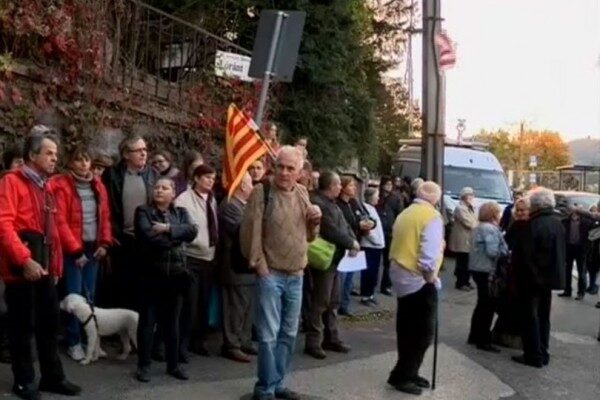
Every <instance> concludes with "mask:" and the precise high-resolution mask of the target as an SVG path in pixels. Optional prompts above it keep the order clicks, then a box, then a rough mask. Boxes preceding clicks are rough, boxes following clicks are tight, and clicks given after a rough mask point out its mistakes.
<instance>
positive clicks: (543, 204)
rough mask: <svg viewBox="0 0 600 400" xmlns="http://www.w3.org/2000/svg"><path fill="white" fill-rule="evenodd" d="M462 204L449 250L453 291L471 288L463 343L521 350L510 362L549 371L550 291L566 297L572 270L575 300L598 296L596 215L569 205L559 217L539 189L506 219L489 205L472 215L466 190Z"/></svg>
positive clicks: (519, 200)
mask: <svg viewBox="0 0 600 400" xmlns="http://www.w3.org/2000/svg"><path fill="white" fill-rule="evenodd" d="M460 197H461V200H460V204H459V206H458V207H457V208H456V210H455V212H454V226H453V228H452V232H451V235H450V246H451V249H452V250H454V251H455V252H456V260H457V262H456V270H455V275H456V288H457V289H459V290H464V291H470V290H471V289H472V286H471V284H470V279H471V278H472V279H473V281H474V282H475V284H476V287H477V304H476V307H475V309H474V311H473V316H472V319H471V329H470V333H469V336H468V343H469V344H472V345H475V346H477V348H478V349H481V350H485V351H489V352H495V353H497V352H500V350H499V348H498V347H496V346H494V345H495V344H496V345H501V346H505V347H510V348H522V349H523V355H522V356H519V357H513V360H514V361H516V362H519V363H522V364H526V365H529V366H534V367H538V368H541V367H543V366H546V365H548V364H549V362H550V354H549V352H548V346H549V335H550V311H551V304H552V290H563V292H562V293H560V294H559V295H558V296H559V297H571V296H572V269H573V264H574V263H575V264H576V266H577V271H578V279H577V280H578V285H577V287H578V288H577V297H576V300H582V299H583V298H584V295H585V294H586V292H587V293H590V294H596V293H598V286H597V282H596V277H597V273H598V269H599V267H600V265H599V264H598V261H599V256H600V253H599V250H598V239H600V235H599V233H600V229H599V227H600V215H599V214H598V211H597V210H598V208H597V207H592V209H591V210H589V211H588V210H584V209H583V207H581V206H578V205H574V207H572V209H570V210H568V213H567V214H566V215H562V214H561V213H560V212H559V211H557V210H556V203H555V198H554V194H553V192H552V191H551V190H549V189H545V188H536V189H534V190H532V191H530V193H528V195H527V196H524V194H523V193H520V192H518V193H516V194H515V196H514V198H515V202H514V204H512V205H510V206H509V207H507V208H506V209H505V210H504V212H503V211H502V209H501V207H500V206H499V205H498V204H497V203H494V202H489V203H484V204H482V205H480V206H479V209H478V211H477V212H476V211H475V204H474V199H475V193H474V191H473V190H472V189H471V188H469V187H466V188H464V189H463V190H462V191H461V195H460ZM588 275H589V278H590V279H589V286H588V284H587V277H588ZM596 307H597V308H600V302H598V303H597V304H596ZM495 315H498V318H497V319H496V322H495V324H494V326H493V327H492V325H493V321H494V316H495ZM598 335H599V337H598V340H600V332H599V333H598Z"/></svg>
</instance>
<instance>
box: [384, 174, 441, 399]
mask: <svg viewBox="0 0 600 400" xmlns="http://www.w3.org/2000/svg"><path fill="white" fill-rule="evenodd" d="M441 195H442V192H441V189H440V187H439V186H438V185H437V184H436V183H435V182H424V183H423V184H421V186H419V188H418V190H417V197H416V199H415V201H414V202H413V204H412V205H411V206H410V207H409V208H407V209H406V210H404V212H402V213H401V214H400V215H399V216H398V218H396V222H395V223H394V228H393V232H392V243H391V246H390V261H391V263H390V279H391V281H392V288H393V290H394V293H395V294H396V296H397V298H398V313H397V317H396V318H397V320H396V334H397V342H398V362H397V363H396V366H395V367H394V369H393V370H392V372H391V374H390V377H389V379H388V383H389V384H390V385H392V386H393V387H394V388H395V389H396V390H399V391H401V392H405V393H410V394H415V395H419V394H421V392H422V390H423V388H429V386H430V384H429V382H428V381H427V379H425V378H423V377H421V376H419V368H421V364H422V363H423V356H424V355H425V352H426V351H427V348H428V347H429V346H430V345H431V341H432V339H433V332H434V327H435V315H436V309H437V304H438V297H437V292H438V290H439V289H440V288H441V282H440V280H439V278H438V277H437V274H438V271H439V268H440V266H441V265H442V261H443V251H444V222H443V219H442V216H441V215H440V213H439V212H438V211H437V209H436V208H435V206H436V205H437V204H438V203H439V201H440V198H441Z"/></svg>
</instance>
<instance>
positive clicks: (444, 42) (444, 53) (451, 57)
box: [435, 31, 456, 71]
mask: <svg viewBox="0 0 600 400" xmlns="http://www.w3.org/2000/svg"><path fill="white" fill-rule="evenodd" d="M435 44H436V45H437V47H438V49H439V55H440V58H439V64H440V69H441V70H442V71H445V70H448V69H450V68H453V67H454V65H455V64H456V50H455V47H454V42H452V40H451V39H450V36H448V34H447V33H446V32H445V31H442V32H440V33H438V34H437V35H436V36H435Z"/></svg>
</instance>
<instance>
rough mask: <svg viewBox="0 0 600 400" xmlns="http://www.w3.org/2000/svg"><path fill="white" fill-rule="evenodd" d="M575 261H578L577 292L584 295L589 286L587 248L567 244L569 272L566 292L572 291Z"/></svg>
mask: <svg viewBox="0 0 600 400" xmlns="http://www.w3.org/2000/svg"><path fill="white" fill-rule="evenodd" d="M573 261H575V262H576V263H577V274H578V275H579V277H578V279H577V294H578V295H581V296H583V295H584V294H585V289H586V286H587V282H586V281H587V277H586V273H587V272H586V269H585V248H584V247H583V246H579V245H572V244H567V274H566V280H565V293H566V294H571V293H572V284H573Z"/></svg>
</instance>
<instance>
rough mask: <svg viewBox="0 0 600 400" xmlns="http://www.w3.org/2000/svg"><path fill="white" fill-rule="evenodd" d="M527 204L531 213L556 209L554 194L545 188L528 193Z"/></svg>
mask: <svg viewBox="0 0 600 400" xmlns="http://www.w3.org/2000/svg"><path fill="white" fill-rule="evenodd" d="M529 204H530V207H531V211H537V210H541V209H544V208H554V207H556V199H555V198H554V192H553V191H552V190H550V189H547V188H545V187H539V188H537V189H535V190H532V191H531V193H529Z"/></svg>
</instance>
